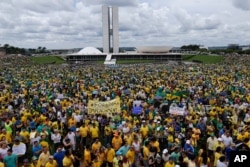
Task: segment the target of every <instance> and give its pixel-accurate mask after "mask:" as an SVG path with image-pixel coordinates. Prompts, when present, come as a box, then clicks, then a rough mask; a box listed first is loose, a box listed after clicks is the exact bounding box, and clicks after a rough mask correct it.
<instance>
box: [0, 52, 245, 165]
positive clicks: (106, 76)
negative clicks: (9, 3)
mask: <svg viewBox="0 0 250 167" xmlns="http://www.w3.org/2000/svg"><path fill="white" fill-rule="evenodd" d="M242 59H244V60H246V61H247V60H249V56H244V57H242V58H240V59H239V60H240V62H237V63H235V62H234V58H233V57H230V56H227V57H225V60H224V63H221V64H214V65H211V64H210V65H206V64H190V65H175V64H174V65H171V64H141V65H124V66H118V67H116V68H107V67H105V66H102V65H99V66H94V65H82V66H81V65H46V66H43V65H35V64H33V63H32V61H31V60H30V59H29V58H27V57H7V58H1V64H0V113H1V114H0V116H1V119H0V121H1V122H0V126H1V131H0V159H1V163H0V166H3V165H5V166H6V167H15V166H25V167H32V166H34V167H79V166H84V167H107V166H108V167H112V166H113V167H127V166H128V167H140V166H144V167H175V166H180V167H224V166H227V164H228V161H229V160H230V155H231V152H232V151H245V150H246V151H249V149H250V140H249V139H250V105H249V103H250V91H249V89H250V72H249V71H250V66H249V64H247V63H246V61H244V60H242ZM236 61H237V60H236ZM248 62H249V61H248ZM115 98H119V99H120V101H121V112H115V113H112V115H106V114H91V115H90V114H88V107H87V106H88V105H87V104H88V101H89V100H99V101H109V100H112V99H115ZM172 105H175V106H178V107H179V108H184V109H185V112H184V113H183V115H174V114H172V113H171V112H169V109H170V107H171V106H172Z"/></svg>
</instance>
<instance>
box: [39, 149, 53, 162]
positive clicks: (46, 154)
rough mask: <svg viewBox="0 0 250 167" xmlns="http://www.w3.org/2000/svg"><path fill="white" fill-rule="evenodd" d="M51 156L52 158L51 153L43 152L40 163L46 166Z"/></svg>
mask: <svg viewBox="0 0 250 167" xmlns="http://www.w3.org/2000/svg"><path fill="white" fill-rule="evenodd" d="M49 156H50V153H49V151H47V153H44V152H42V153H41V154H40V156H39V159H38V161H39V162H40V164H41V165H42V166H45V165H46V163H47V162H49Z"/></svg>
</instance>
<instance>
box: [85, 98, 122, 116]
mask: <svg viewBox="0 0 250 167" xmlns="http://www.w3.org/2000/svg"><path fill="white" fill-rule="evenodd" d="M120 104H121V102H120V99H119V98H116V99H113V100H109V101H97V100H90V101H89V102H88V114H105V115H110V114H112V113H120V112H121V106H120Z"/></svg>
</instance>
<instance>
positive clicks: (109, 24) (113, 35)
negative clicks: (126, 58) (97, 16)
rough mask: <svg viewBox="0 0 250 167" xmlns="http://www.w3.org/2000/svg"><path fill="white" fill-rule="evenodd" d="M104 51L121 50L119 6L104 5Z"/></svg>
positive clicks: (114, 51) (116, 51)
mask: <svg viewBox="0 0 250 167" xmlns="http://www.w3.org/2000/svg"><path fill="white" fill-rule="evenodd" d="M102 33H103V52H104V53H110V52H111V48H113V53H118V52H119V22H118V7H114V6H113V7H110V6H105V5H104V6H102Z"/></svg>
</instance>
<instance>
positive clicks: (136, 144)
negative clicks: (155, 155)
mask: <svg viewBox="0 0 250 167" xmlns="http://www.w3.org/2000/svg"><path fill="white" fill-rule="evenodd" d="M132 145H133V146H134V149H135V151H137V152H138V151H140V148H141V147H140V146H141V145H140V142H137V143H135V142H133V143H132Z"/></svg>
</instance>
